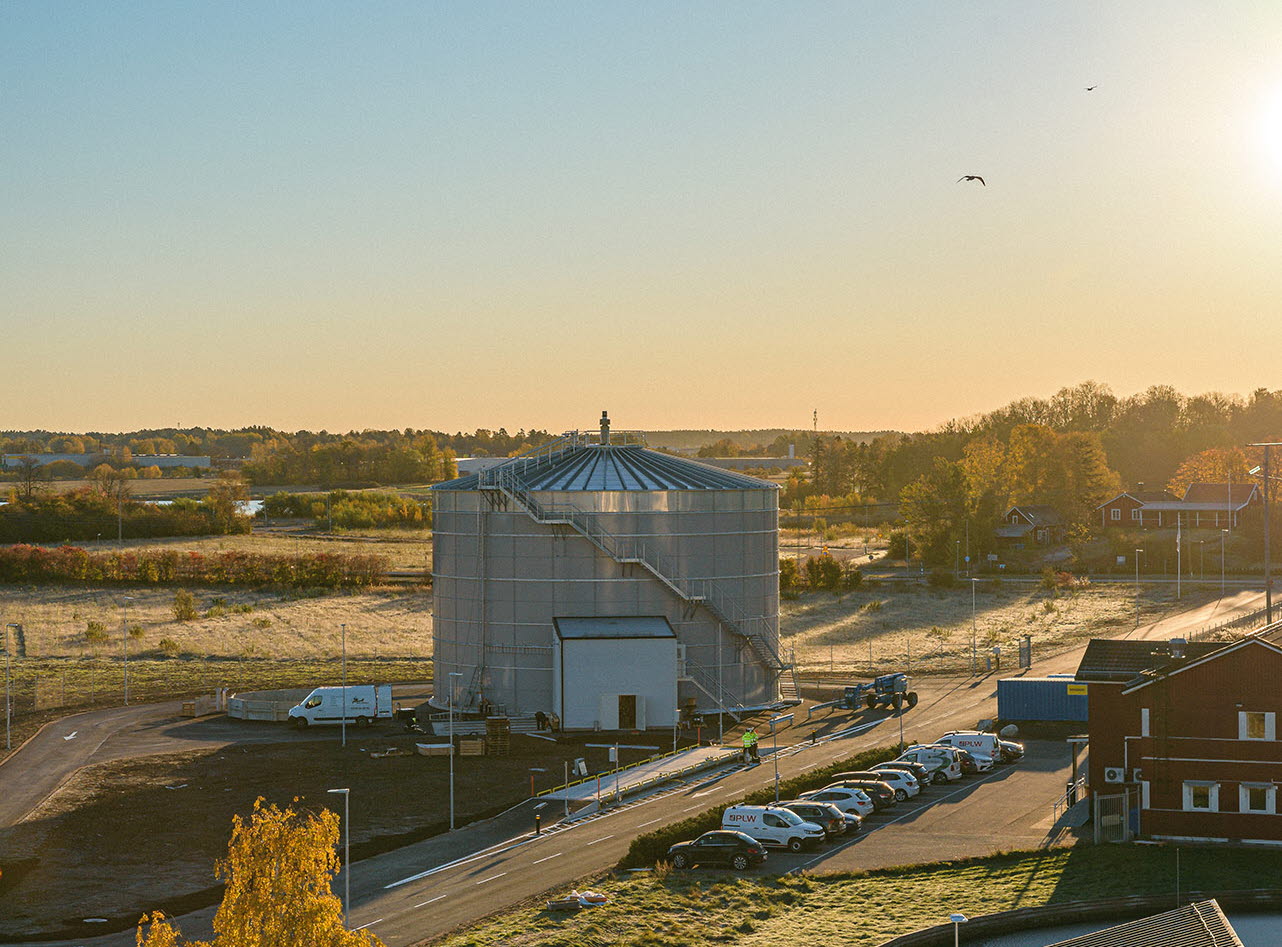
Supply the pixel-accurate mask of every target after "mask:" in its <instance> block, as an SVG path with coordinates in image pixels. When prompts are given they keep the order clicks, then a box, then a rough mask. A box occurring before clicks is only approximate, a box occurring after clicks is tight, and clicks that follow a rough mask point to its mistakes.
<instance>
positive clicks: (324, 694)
mask: <svg viewBox="0 0 1282 947" xmlns="http://www.w3.org/2000/svg"><path fill="white" fill-rule="evenodd" d="M391 719H392V685H391V684H350V685H348V686H347V687H318V688H316V690H314V691H312V692H311V693H310V694H308V695H307V696H306V697H305V698H303V700H302V702H301V703H299V704H298V705H296V706H294V707H291V708H290V709H289V722H290V723H292V724H293V725H294V726H295V727H297V728H298V729H299V730H303V729H305V728H307V727H309V726H311V725H313V724H316V725H320V724H331V723H334V724H338V723H343V722H344V721H346V722H347V723H354V724H356V726H358V727H368V726H369V725H370V724H371V723H373V722H374V721H375V720H391Z"/></svg>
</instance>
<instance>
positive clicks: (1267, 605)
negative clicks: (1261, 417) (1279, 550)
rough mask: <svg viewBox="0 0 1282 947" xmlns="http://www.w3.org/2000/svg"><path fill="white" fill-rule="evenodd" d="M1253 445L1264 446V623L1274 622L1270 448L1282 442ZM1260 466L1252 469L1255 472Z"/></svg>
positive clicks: (1281, 444) (1280, 444) (1279, 445)
mask: <svg viewBox="0 0 1282 947" xmlns="http://www.w3.org/2000/svg"><path fill="white" fill-rule="evenodd" d="M1249 446H1251V447H1263V448H1264V468H1263V473H1264V623H1265V624H1266V625H1271V624H1273V565H1272V562H1271V561H1270V558H1269V492H1270V491H1271V490H1272V481H1273V478H1272V477H1271V476H1270V475H1269V448H1270V447H1282V443H1278V442H1276V441H1270V442H1268V443H1266V444H1251V445H1249ZM1256 470H1260V468H1259V467H1257V468H1255V470H1253V471H1251V472H1252V473H1255V472H1256Z"/></svg>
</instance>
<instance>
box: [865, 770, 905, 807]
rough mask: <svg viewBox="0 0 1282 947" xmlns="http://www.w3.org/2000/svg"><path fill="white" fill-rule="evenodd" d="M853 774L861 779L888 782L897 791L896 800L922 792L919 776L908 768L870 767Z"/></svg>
mask: <svg viewBox="0 0 1282 947" xmlns="http://www.w3.org/2000/svg"><path fill="white" fill-rule="evenodd" d="M853 775H854V776H856V777H858V778H859V779H875V780H878V781H880V782H883V783H886V784H887V785H888V786H890V788H891V789H893V790H894V791H895V800H896V801H897V802H903V801H904V800H905V799H908V798H910V797H912V796H915V795H917V794H918V793H919V792H921V786H920V785H918V783H917V777H916V776H914V775H913V774H912V773H909V772H907V771H906V770H895V769H875V770H873V769H870V770H864V771H863V772H859V773H855V774H853Z"/></svg>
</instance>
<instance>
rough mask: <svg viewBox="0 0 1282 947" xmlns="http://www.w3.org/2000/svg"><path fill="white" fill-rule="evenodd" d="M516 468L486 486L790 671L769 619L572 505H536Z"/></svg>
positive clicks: (494, 473)
mask: <svg viewBox="0 0 1282 947" xmlns="http://www.w3.org/2000/svg"><path fill="white" fill-rule="evenodd" d="M567 437H568V435H567ZM545 446H549V445H545ZM569 446H572V445H567V446H565V447H561V448H559V449H558V450H566V449H569ZM545 456H546V455H545ZM518 469H524V467H523V466H522V465H509V464H503V465H501V466H499V467H495V468H491V470H489V471H486V473H488V474H490V476H489V477H487V478H486V479H487V481H488V482H487V483H485V484H484V485H486V486H491V487H493V488H497V489H498V490H499V491H500V492H502V493H503V494H505V495H506V496H507V497H508V498H509V499H511V500H513V501H514V502H515V503H517V504H518V505H519V506H521V507H523V508H524V509H525V511H526V512H527V513H528V514H529V515H530V516H531V517H532V518H533V519H534V520H535V521H536V522H539V523H543V524H545V525H565V526H569V527H571V528H572V529H574V530H575V531H576V532H578V533H579V534H580V535H581V536H583V537H584V538H585V539H587V540H588V541H589V542H591V543H592V544H593V545H594V546H596V547H597V548H598V549H600V550H601V551H602V552H603V553H605V554H606V555H607V556H610V557H611V558H612V559H614V560H615V561H616V562H619V563H635V564H637V565H640V566H642V567H643V568H645V569H646V570H647V571H648V572H650V574H651V575H653V576H654V577H655V578H656V579H658V580H659V581H660V582H662V583H663V584H664V585H666V586H667V587H668V588H669V589H671V590H672V592H673V593H674V594H676V595H677V596H678V597H680V598H682V599H684V600H685V601H687V602H690V603H691V604H692V605H702V606H704V607H705V608H707V609H708V611H710V612H711V613H712V614H713V616H714V617H716V618H717V620H718V621H720V622H721V623H722V624H723V625H726V626H727V627H729V628H730V630H731V631H732V632H734V633H735V634H737V635H739V636H740V637H742V638H744V639H745V640H746V641H747V642H748V643H749V645H750V646H751V647H752V648H753V650H754V651H755V652H756V653H757V656H758V658H760V659H761V660H762V661H763V662H764V663H765V664H766V665H767V666H768V667H770V668H772V669H774V670H782V669H784V667H786V664H785V662H784V661H783V660H782V658H781V656H780V650H779V636H778V632H777V630H776V629H774V628H773V627H771V625H770V623H769V621H768V620H767V619H766V618H764V617H762V616H750V615H748V614H747V611H746V610H745V609H744V607H743V606H742V604H740V603H739V602H738V601H737V600H736V599H734V598H733V597H732V596H730V595H728V594H727V593H725V592H724V591H723V590H722V589H720V588H719V587H718V585H717V583H715V582H713V581H712V580H711V579H689V578H685V577H682V576H680V575H679V574H678V573H677V572H676V570H675V569H673V568H671V567H666V568H665V566H666V562H665V560H666V559H668V558H670V557H665V556H663V555H662V554H658V553H656V552H654V551H653V550H651V549H648V548H647V546H646V544H645V543H643V542H638V541H637V540H635V539H624V538H622V537H619V536H616V535H615V534H613V533H611V532H610V531H609V530H607V529H605V528H604V527H603V526H601V524H600V523H598V522H597V521H596V518H595V517H594V516H593V515H592V514H590V513H587V512H585V511H584V510H581V509H579V508H578V507H576V506H573V505H571V504H568V503H555V504H545V503H541V502H540V501H538V500H536V499H535V498H534V496H533V495H532V494H531V492H530V491H529V490H528V489H527V488H526V487H525V485H524V484H523V483H522V481H521V478H520V477H519V476H518V475H517V471H518Z"/></svg>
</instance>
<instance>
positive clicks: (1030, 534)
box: [993, 505, 1065, 549]
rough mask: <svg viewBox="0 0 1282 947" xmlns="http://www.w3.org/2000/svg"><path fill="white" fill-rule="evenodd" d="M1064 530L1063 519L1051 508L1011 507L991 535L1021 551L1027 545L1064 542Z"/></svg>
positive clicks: (1035, 506)
mask: <svg viewBox="0 0 1282 947" xmlns="http://www.w3.org/2000/svg"><path fill="white" fill-rule="evenodd" d="M1064 528H1065V527H1064V517H1062V516H1060V515H1059V511H1058V510H1056V509H1055V508H1054V507H1053V506H1037V505H1029V506H1012V507H1011V508H1010V509H1009V510H1007V511H1006V515H1005V516H1003V517H1002V525H1001V526H998V527H997V528H996V529H994V530H993V534H994V535H995V536H996V537H997V538H998V539H1000V540H1004V541H1005V542H1008V543H1010V544H1011V545H1013V546H1014V547H1015V548H1016V549H1022V548H1024V546H1026V545H1028V544H1029V543H1034V544H1036V545H1038V546H1053V545H1057V544H1059V543H1061V542H1063V541H1064Z"/></svg>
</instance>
